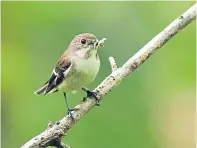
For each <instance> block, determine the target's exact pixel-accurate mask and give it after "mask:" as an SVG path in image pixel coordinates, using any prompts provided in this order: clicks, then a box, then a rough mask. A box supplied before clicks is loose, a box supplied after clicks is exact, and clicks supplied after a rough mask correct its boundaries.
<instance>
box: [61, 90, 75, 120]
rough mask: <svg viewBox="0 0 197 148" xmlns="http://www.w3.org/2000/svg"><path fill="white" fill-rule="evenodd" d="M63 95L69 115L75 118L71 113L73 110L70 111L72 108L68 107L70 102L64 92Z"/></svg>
mask: <svg viewBox="0 0 197 148" xmlns="http://www.w3.org/2000/svg"><path fill="white" fill-rule="evenodd" d="M63 95H64V99H65V101H66V108H67V111H68V114H70V116H71V117H72V118H73V116H72V113H71V111H72V109H70V108H69V107H68V101H67V98H66V93H65V92H63Z"/></svg>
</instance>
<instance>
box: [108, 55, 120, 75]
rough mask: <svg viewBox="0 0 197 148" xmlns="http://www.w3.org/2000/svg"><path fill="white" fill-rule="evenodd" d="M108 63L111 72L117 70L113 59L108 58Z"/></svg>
mask: <svg viewBox="0 0 197 148" xmlns="http://www.w3.org/2000/svg"><path fill="white" fill-rule="evenodd" d="M109 63H110V65H111V70H112V72H113V71H115V70H116V69H117V68H118V67H117V64H116V61H115V59H114V58H113V57H109Z"/></svg>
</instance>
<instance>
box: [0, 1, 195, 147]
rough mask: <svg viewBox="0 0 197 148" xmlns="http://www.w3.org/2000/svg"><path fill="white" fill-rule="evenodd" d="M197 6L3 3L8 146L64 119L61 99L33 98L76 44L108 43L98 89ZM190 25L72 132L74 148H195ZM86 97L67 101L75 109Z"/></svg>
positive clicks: (4, 139) (192, 30) (4, 105)
mask: <svg viewBox="0 0 197 148" xmlns="http://www.w3.org/2000/svg"><path fill="white" fill-rule="evenodd" d="M194 3H195V2H2V3H1V5H2V8H1V12H2V24H1V25H2V26H1V27H2V96H1V98H2V108H1V109H2V112H1V113H2V121H1V123H2V147H3V148H17V147H19V146H21V145H22V144H24V143H25V142H26V141H27V140H29V139H30V138H32V137H34V136H35V135H37V134H39V133H40V132H41V131H43V130H44V129H46V127H47V123H48V121H52V122H55V121H56V120H58V119H60V118H62V117H63V116H64V114H65V112H66V108H65V102H64V99H63V96H62V94H61V93H55V94H52V95H48V96H40V97H38V96H35V95H34V93H33V92H34V91H35V90H36V89H37V88H38V87H40V86H41V85H42V84H43V83H44V82H45V81H46V80H47V79H48V77H49V76H50V73H51V71H52V69H53V67H54V66H55V63H56V61H57V60H58V58H59V56H60V55H61V54H62V53H63V51H64V50H65V49H66V48H67V46H68V44H69V42H70V41H71V40H72V38H73V37H74V36H75V35H77V34H79V33H83V32H90V33H93V34H95V35H96V36H97V37H98V38H100V39H101V38H103V37H106V38H107V41H106V43H105V47H104V48H103V49H100V50H99V53H100V59H101V68H100V71H99V74H98V76H97V77H96V80H95V81H94V82H93V83H91V84H90V85H89V86H88V87H89V88H90V89H93V88H95V87H96V86H97V85H98V84H99V83H100V82H101V81H102V80H103V79H104V78H105V77H106V76H107V75H109V74H110V72H111V70H110V65H109V62H108V57H109V56H113V57H114V58H115V59H116V62H117V64H118V65H119V66H120V65H122V64H124V63H125V62H126V60H127V59H128V58H130V57H131V56H132V55H133V54H135V53H136V52H137V51H138V50H139V49H140V48H141V47H143V46H144V45H145V44H146V43H147V42H148V41H149V40H151V39H152V38H153V37H154V36H155V35H156V34H157V33H159V32H160V31H161V30H162V29H164V27H166V26H167V25H168V24H169V23H171V22H172V21H173V20H174V19H175V18H177V17H178V16H179V15H180V14H182V13H183V12H184V11H185V10H187V9H188V8H189V7H191V6H192V5H193V4H194ZM195 25H196V23H194V22H193V23H192V24H190V25H189V26H188V27H186V28H185V29H184V30H183V31H181V32H180V33H179V34H178V35H177V36H175V37H174V38H173V39H172V40H170V41H169V42H168V43H167V44H166V45H165V46H164V47H162V49H161V50H160V51H158V52H157V53H156V54H155V55H153V56H152V57H151V58H150V59H149V60H148V61H147V62H145V63H144V64H143V65H142V66H141V67H139V68H138V70H137V71H135V72H134V73H133V74H132V75H131V76H129V77H128V78H127V79H125V80H124V81H123V82H121V84H120V85H119V86H118V87H116V88H115V89H113V91H112V92H110V93H109V94H108V95H107V96H105V98H104V100H103V101H102V102H101V107H95V108H94V109H93V110H92V111H91V112H90V113H88V115H86V116H85V117H84V119H83V120H81V121H80V122H78V123H77V124H76V125H75V126H74V127H73V128H72V129H71V130H70V131H69V132H68V136H66V138H65V139H64V142H65V143H66V144H68V145H70V146H72V147H73V148H91V147H94V148H100V147H113V148H120V147H122V148H193V147H195V142H194V139H195V138H194V124H195V119H194V117H195V55H196V53H195V41H196V37H195V33H196V28H195ZM83 96H85V93H84V92H82V91H79V92H78V93H77V94H76V95H69V105H70V106H71V107H73V106H74V105H75V104H77V103H79V102H80V101H81V99H82V97H83Z"/></svg>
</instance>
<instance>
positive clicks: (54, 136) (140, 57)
mask: <svg viewBox="0 0 197 148" xmlns="http://www.w3.org/2000/svg"><path fill="white" fill-rule="evenodd" d="M195 18H196V4H195V5H194V6H192V7H191V8H190V9H188V10H187V11H186V12H185V13H183V14H182V15H181V16H180V17H178V18H177V19H176V20H175V21H173V22H172V23H171V24H170V25H169V26H167V27H166V28H165V29H164V30H163V31H162V32H160V33H159V34H158V35H157V36H156V37H154V38H153V39H152V40H151V41H150V42H148V43H147V44H146V45H145V46H144V47H143V48H142V49H140V50H139V51H138V52H137V53H136V54H135V55H134V56H132V57H131V58H130V59H129V60H128V61H127V62H126V63H125V64H124V65H123V66H122V67H120V68H118V69H116V66H112V67H113V68H112V73H111V74H110V75H109V76H108V77H107V78H105V80H104V81H103V82H102V83H101V84H100V85H99V86H98V87H97V88H96V89H95V90H94V92H95V93H96V94H97V98H98V99H99V100H101V99H102V98H103V97H104V96H105V95H106V94H107V93H108V92H109V91H110V90H112V88H114V87H115V86H117V85H118V84H119V83H120V81H121V80H122V79H123V78H125V77H126V76H128V75H129V74H131V73H132V72H133V71H135V70H136V69H137V68H138V67H139V66H140V65H141V64H142V63H143V62H145V61H146V60H147V59H148V58H149V57H150V56H151V55H152V54H153V53H154V52H155V51H157V50H158V49H160V48H161V47H162V46H163V45H164V44H165V43H166V42H167V41H168V40H170V39H171V38H172V37H173V36H174V35H176V34H177V33H178V32H179V31H180V30H181V29H183V28H185V27H186V26H187V25H188V24H189V23H191V22H192V21H193V20H195ZM110 63H111V65H115V64H113V63H115V62H114V61H113V59H111V60H110ZM114 69H116V70H114ZM95 104H96V100H95V99H94V98H87V99H86V100H84V101H82V102H81V103H80V104H78V105H76V106H75V107H74V111H73V112H72V115H73V118H74V120H73V119H72V118H71V117H70V115H67V116H66V117H63V118H62V119H61V120H60V121H58V122H56V124H54V125H52V124H49V125H50V126H48V128H47V129H46V130H45V131H44V132H42V133H41V134H39V135H38V136H36V137H34V138H32V139H31V140H29V141H28V142H27V143H25V144H24V145H23V146H22V148H39V147H46V146H48V145H49V143H50V142H51V141H54V140H59V141H61V139H62V138H63V137H64V136H65V134H66V132H67V131H68V130H69V129H70V128H72V126H73V125H74V124H75V123H76V122H77V121H79V120H80V119H82V117H83V116H84V115H85V114H86V113H87V112H88V111H90V110H91V109H92V108H93V107H94V106H95Z"/></svg>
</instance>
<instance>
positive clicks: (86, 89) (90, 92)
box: [82, 86, 100, 106]
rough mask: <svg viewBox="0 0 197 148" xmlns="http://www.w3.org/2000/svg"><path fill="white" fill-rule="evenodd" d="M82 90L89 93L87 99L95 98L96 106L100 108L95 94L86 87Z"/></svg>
mask: <svg viewBox="0 0 197 148" xmlns="http://www.w3.org/2000/svg"><path fill="white" fill-rule="evenodd" d="M82 90H83V91H85V92H86V93H87V96H86V97H94V98H95V99H96V106H100V104H99V100H98V98H97V96H96V93H95V92H93V91H90V90H89V89H88V88H86V87H84V86H83V87H82Z"/></svg>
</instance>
